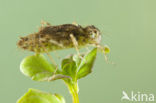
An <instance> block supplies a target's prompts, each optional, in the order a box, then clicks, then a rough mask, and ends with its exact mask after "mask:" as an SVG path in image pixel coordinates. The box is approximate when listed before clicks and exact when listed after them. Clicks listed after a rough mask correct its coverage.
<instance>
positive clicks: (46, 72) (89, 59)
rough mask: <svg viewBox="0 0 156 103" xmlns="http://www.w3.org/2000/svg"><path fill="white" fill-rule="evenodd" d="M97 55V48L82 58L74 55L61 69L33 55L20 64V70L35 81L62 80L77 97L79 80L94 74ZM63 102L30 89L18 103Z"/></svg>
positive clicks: (66, 60) (41, 57) (53, 96)
mask: <svg viewBox="0 0 156 103" xmlns="http://www.w3.org/2000/svg"><path fill="white" fill-rule="evenodd" d="M96 54H97V48H94V49H93V50H91V51H90V52H88V53H86V54H85V55H81V56H82V58H80V57H79V56H78V55H72V56H70V57H68V58H65V59H63V60H62V62H61V68H58V67H57V66H55V65H53V64H51V63H49V62H48V60H47V59H46V58H45V57H44V56H43V55H41V54H38V55H32V56H28V57H26V58H24V59H23V61H22V62H21V64H20V70H21V72H22V73H23V74H24V75H26V76H28V77H30V78H31V79H32V80H35V81H53V80H58V79H62V80H64V81H65V83H66V84H67V86H68V88H69V90H70V93H71V94H72V95H75V94H77V93H78V90H79V88H78V84H77V80H78V79H81V78H84V77H86V76H87V75H88V74H90V73H91V72H92V67H93V64H94V61H95V58H96ZM56 68H58V69H57V71H56V73H54V72H55V70H56ZM59 97H60V96H59ZM61 98H62V97H61ZM25 101H27V102H25ZM34 101H38V102H34ZM54 101H55V102H54ZM62 101H63V99H61V101H56V95H51V94H47V93H43V92H40V91H38V90H34V89H30V90H29V91H28V93H26V94H25V95H24V96H23V97H22V98H21V99H20V100H19V101H18V102H17V103H65V102H64V101H63V102H62Z"/></svg>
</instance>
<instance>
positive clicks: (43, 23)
mask: <svg viewBox="0 0 156 103" xmlns="http://www.w3.org/2000/svg"><path fill="white" fill-rule="evenodd" d="M41 25H42V26H44V25H47V26H51V24H50V23H48V22H46V21H44V20H41Z"/></svg>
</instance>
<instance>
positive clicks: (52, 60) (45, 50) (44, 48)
mask: <svg viewBox="0 0 156 103" xmlns="http://www.w3.org/2000/svg"><path fill="white" fill-rule="evenodd" d="M38 42H39V45H40V46H41V48H43V51H44V52H45V53H46V54H47V55H48V57H49V58H50V60H51V62H52V63H53V64H54V65H55V66H56V69H55V71H54V74H53V76H52V77H51V78H49V79H48V80H49V81H51V80H53V79H54V77H55V75H56V72H57V70H58V66H57V64H56V62H55V61H54V59H53V57H52V56H51V55H50V53H49V52H48V50H47V48H46V47H45V46H44V45H43V44H42V43H41V41H40V39H39V41H38Z"/></svg>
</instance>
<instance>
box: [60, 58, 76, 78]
mask: <svg viewBox="0 0 156 103" xmlns="http://www.w3.org/2000/svg"><path fill="white" fill-rule="evenodd" d="M76 73H77V66H76V63H75V61H73V60H72V58H68V59H64V60H62V74H63V75H66V76H70V77H71V78H72V79H73V80H75V79H76Z"/></svg>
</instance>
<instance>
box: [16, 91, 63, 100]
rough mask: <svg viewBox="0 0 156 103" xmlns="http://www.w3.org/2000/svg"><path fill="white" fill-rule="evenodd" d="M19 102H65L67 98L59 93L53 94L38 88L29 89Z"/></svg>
mask: <svg viewBox="0 0 156 103" xmlns="http://www.w3.org/2000/svg"><path fill="white" fill-rule="evenodd" d="M17 103H65V100H64V98H63V97H62V96H60V95H58V94H54V95H53V94H51V93H45V92H42V91H39V90H36V89H29V91H28V92H27V93H25V95H24V96H23V97H21V98H20V99H19V100H18V101H17Z"/></svg>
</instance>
